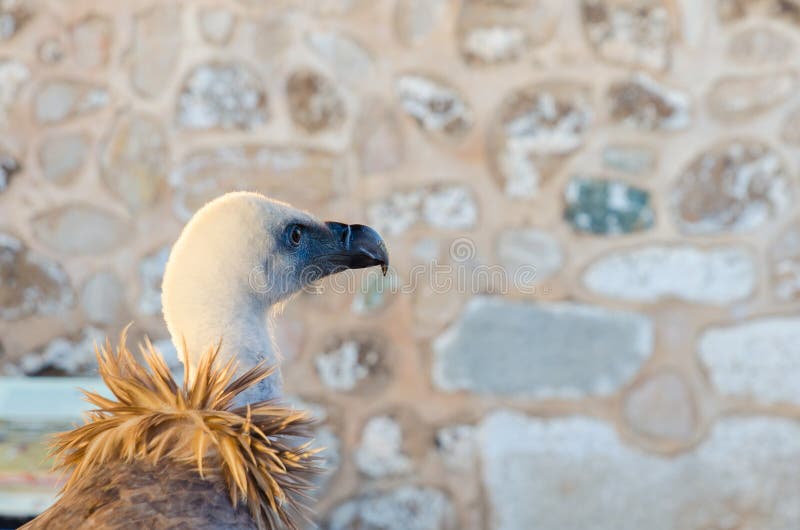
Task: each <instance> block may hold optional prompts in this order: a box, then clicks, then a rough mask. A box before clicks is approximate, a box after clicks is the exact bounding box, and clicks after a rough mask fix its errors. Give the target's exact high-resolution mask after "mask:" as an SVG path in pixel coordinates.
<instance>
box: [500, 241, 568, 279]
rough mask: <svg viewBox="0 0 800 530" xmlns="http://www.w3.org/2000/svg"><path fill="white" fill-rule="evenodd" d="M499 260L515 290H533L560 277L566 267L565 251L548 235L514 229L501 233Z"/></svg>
mask: <svg viewBox="0 0 800 530" xmlns="http://www.w3.org/2000/svg"><path fill="white" fill-rule="evenodd" d="M497 259H498V260H499V261H500V264H501V265H502V266H503V268H505V270H506V274H507V275H508V277H509V278H511V279H513V282H514V285H515V286H518V287H531V286H533V285H535V284H536V283H538V282H541V281H544V280H546V279H547V278H550V277H551V276H553V275H554V274H556V273H558V271H559V270H560V269H561V266H562V265H563V264H564V251H563V250H562V248H561V245H560V244H559V242H558V239H556V238H555V237H554V236H553V235H552V234H549V233H548V232H545V231H543V230H538V229H536V228H512V229H508V230H502V231H501V232H500V234H499V236H498V238H497ZM525 272H529V273H530V274H525Z"/></svg>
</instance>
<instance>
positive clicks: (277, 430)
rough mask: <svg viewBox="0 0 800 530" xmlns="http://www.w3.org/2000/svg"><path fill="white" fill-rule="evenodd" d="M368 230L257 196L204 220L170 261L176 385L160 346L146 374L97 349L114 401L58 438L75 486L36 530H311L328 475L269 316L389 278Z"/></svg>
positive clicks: (59, 457) (193, 225)
mask: <svg viewBox="0 0 800 530" xmlns="http://www.w3.org/2000/svg"><path fill="white" fill-rule="evenodd" d="M388 262H389V258H388V254H387V250H386V245H385V244H384V242H383V240H382V239H381V238H380V236H379V235H378V234H377V232H375V231H374V230H373V229H371V228H369V227H367V226H362V225H347V224H342V223H335V222H322V221H319V220H317V219H316V218H314V217H313V216H311V215H309V214H308V213H305V212H302V211H299V210H296V209H294V208H292V207H291V206H289V205H288V204H284V203H281V202H277V201H274V200H271V199H268V198H267V197H264V196H263V195H259V194H257V193H242V192H237V193H230V194H227V195H224V196H222V197H220V198H218V199H216V200H214V201H212V202H210V203H208V204H207V205H205V206H204V207H203V208H201V209H200V210H199V211H198V212H197V213H196V214H195V216H194V217H193V218H192V219H191V221H189V223H188V224H187V225H186V227H185V229H184V230H183V233H182V234H181V236H180V238H179V239H178V241H177V242H176V243H175V246H174V247H173V249H172V253H171V255H170V258H169V261H168V263H167V268H166V271H165V275H164V282H163V294H162V296H163V307H164V317H165V319H166V322H167V326H168V327H169V331H170V334H171V335H172V340H173V342H174V343H175V346H176V348H177V349H178V352H179V354H180V357H181V359H182V360H183V362H184V367H185V372H184V373H185V377H184V380H183V383H182V384H178V383H177V382H176V381H175V380H174V378H173V375H172V373H171V372H170V370H169V369H168V368H167V365H166V364H165V362H164V360H163V358H162V357H161V356H160V354H159V353H158V352H157V351H155V349H154V348H153V347H152V345H150V344H149V343H148V344H147V345H145V346H144V347H143V348H142V355H143V358H144V362H141V361H139V360H137V358H136V357H135V356H134V355H133V354H132V353H131V352H130V351H129V350H128V349H127V346H126V340H125V336H124V334H123V336H122V338H121V339H120V344H119V347H118V348H117V349H116V351H114V349H113V348H112V347H111V344H110V343H107V344H106V346H105V347H103V348H100V349H98V352H97V356H98V363H99V373H100V375H101V377H102V378H103V380H104V381H105V383H106V385H107V386H108V389H109V390H110V391H111V393H112V394H113V397H106V396H103V395H100V394H95V393H92V392H86V397H87V399H88V401H89V402H90V403H91V404H92V405H93V406H94V407H95V408H94V410H92V411H90V412H89V413H88V418H87V422H86V423H85V424H84V425H81V426H78V427H76V428H74V429H73V430H71V431H68V432H65V433H61V434H59V435H57V436H56V437H55V438H54V442H53V455H54V457H55V459H56V462H57V466H58V467H59V468H61V469H63V470H65V471H68V472H70V479H69V481H68V482H67V484H66V486H65V487H64V489H63V490H62V493H61V496H60V498H59V499H58V501H57V502H56V503H55V504H54V505H53V506H51V507H50V508H49V509H48V510H47V511H45V512H44V513H43V514H41V515H40V516H39V517H37V518H36V519H34V520H33V521H32V522H30V523H29V524H28V525H26V526H25V528H26V529H28V530H38V529H46V528H90V527H91V528H109V529H110V528H178V527H180V528H197V529H207V530H211V529H214V530H219V529H223V528H224V529H227V528H247V529H258V530H267V529H270V530H271V529H276V528H290V529H296V528H299V527H300V524H301V522H300V519H301V516H302V515H303V513H304V509H305V505H306V502H305V501H306V499H307V498H308V494H307V491H308V490H309V489H312V480H311V477H312V476H313V475H314V474H315V473H317V472H318V471H319V466H318V459H317V457H316V456H315V454H316V452H317V450H316V449H313V448H312V447H311V446H310V445H309V444H308V443H305V441H306V440H307V439H308V438H309V437H310V426H311V422H310V419H309V418H308V416H307V415H306V414H304V413H302V412H298V411H296V410H294V409H292V408H289V407H284V406H282V405H281V404H280V403H279V400H276V399H274V398H278V397H280V379H279V377H280V376H279V374H278V371H277V366H278V355H277V351H276V349H275V347H274V346H273V341H272V337H271V334H270V327H269V315H270V314H271V312H273V311H274V310H275V308H277V307H279V306H280V305H281V304H282V303H283V302H285V301H286V300H287V299H288V298H289V297H291V296H292V295H293V294H295V293H297V292H298V291H300V290H301V289H303V288H304V287H305V286H307V285H309V284H310V283H312V282H314V281H316V280H318V279H320V278H323V277H325V276H328V275H330V274H334V273H336V272H339V271H343V270H346V269H359V268H363V267H370V266H373V265H380V266H381V267H382V269H383V272H384V274H385V273H386V268H387V267H388Z"/></svg>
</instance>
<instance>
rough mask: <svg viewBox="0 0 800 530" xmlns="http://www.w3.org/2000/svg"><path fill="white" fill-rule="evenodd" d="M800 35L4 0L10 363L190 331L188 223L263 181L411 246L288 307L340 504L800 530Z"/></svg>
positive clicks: (484, 518) (563, 16)
mask: <svg viewBox="0 0 800 530" xmlns="http://www.w3.org/2000/svg"><path fill="white" fill-rule="evenodd" d="M799 45H800V2H797V1H796V0H703V1H697V0H619V1H615V0H568V1H557V0H550V1H536V0H461V1H458V0H381V1H371V0H310V1H307V2H303V1H301V0H197V1H192V2H189V1H184V2H173V1H170V0H159V1H153V0H148V1H144V0H127V1H121V0H117V1H114V2H92V1H89V0H72V1H70V2H64V1H61V0H38V1H36V0H34V1H31V2H23V1H15V0H0V120H2V122H3V134H2V142H1V143H0V166H1V167H2V171H0V341H2V344H0V366H1V367H2V368H1V369H2V371H3V372H4V373H5V374H6V375H14V374H28V375H53V374H55V375H86V374H89V375H90V374H92V371H93V365H92V352H91V344H92V342H93V341H94V340H97V339H98V338H102V337H104V336H106V335H111V336H112V337H113V336H115V335H116V334H117V333H118V332H119V330H120V329H121V327H122V326H123V325H124V324H125V323H127V322H128V321H131V320H133V321H135V325H134V328H133V339H134V340H136V339H138V338H140V337H141V336H143V335H145V334H147V335H149V336H151V337H153V338H154V339H156V340H161V339H165V338H167V335H166V331H165V329H164V325H163V323H162V322H161V317H160V301H159V292H158V289H159V283H160V275H161V272H162V270H163V266H164V262H165V259H166V256H167V253H168V251H169V246H170V244H171V242H172V241H173V240H174V238H175V237H176V235H177V233H178V231H179V229H180V227H181V225H182V224H183V223H184V222H185V221H186V220H187V219H188V218H189V217H190V215H191V214H192V212H193V211H194V210H195V209H196V208H197V207H198V206H199V205H201V204H203V202H204V201H206V200H207V199H209V198H211V197H213V196H216V195H218V194H220V193H223V192H225V191H229V190H233V189H254V190H260V191H262V192H265V193H268V194H270V195H273V196H275V197H278V198H280V199H284V200H287V201H290V202H292V203H293V204H295V205H297V206H301V207H304V208H308V209H310V210H312V211H314V212H315V213H317V214H318V215H319V216H320V217H322V218H330V219H339V220H348V221H351V222H359V221H362V222H363V221H365V222H369V223H372V224H373V225H374V226H376V227H377V228H378V229H379V230H381V231H382V233H383V234H384V235H385V236H386V238H387V240H388V242H389V245H390V248H391V253H392V261H393V264H394V266H395V268H394V270H393V271H392V274H391V275H390V276H389V277H388V279H387V280H383V279H381V278H380V277H378V276H376V275H374V274H373V275H370V274H369V273H361V274H355V275H352V274H351V275H349V276H347V278H350V279H352V280H353V281H354V283H353V284H352V285H350V286H349V287H350V288H349V289H337V288H336V287H337V286H338V287H341V284H336V285H334V284H331V283H327V284H325V285H323V288H324V289H323V290H324V293H322V294H317V295H312V294H307V295H303V296H301V297H300V298H299V299H298V300H296V301H295V302H294V303H293V304H292V305H291V306H290V307H289V308H288V310H287V312H286V313H285V314H284V315H283V316H282V317H281V319H280V320H279V322H278V328H279V342H280V343H281V346H282V348H283V352H284V355H285V357H286V369H285V377H286V380H287V385H288V388H289V389H290V391H291V392H292V394H293V395H296V396H298V398H297V399H298V401H299V402H300V403H302V406H307V407H311V408H312V409H313V410H314V411H315V412H316V414H317V415H318V416H320V417H321V418H322V419H323V421H324V425H323V427H321V429H320V432H319V436H320V440H321V443H322V444H323V445H326V446H327V447H328V450H327V453H326V454H327V455H328V461H329V466H330V467H331V469H332V470H333V471H332V474H331V476H329V477H328V478H327V479H326V480H325V483H324V485H323V489H322V491H321V500H320V503H319V505H318V507H317V510H316V512H317V513H318V515H319V520H320V521H322V522H323V526H324V527H325V528H330V529H345V528H353V529H355V528H382V529H392V530H394V529H397V530H400V529H403V530H411V529H419V530H423V529H455V528H462V529H482V528H487V529H489V528H491V529H497V530H500V529H502V530H524V529H533V528H539V529H584V528H608V529H615V530H620V529H641V528H648V529H654V530H660V529H664V530H669V529H681V530H684V529H698V530H700V529H712V528H720V529H721V528H737V529H750V530H756V529H759V530H760V529H776V530H780V529H783V530H785V529H787V528H800V501H798V498H797V496H798V492H800V472H798V469H800V468H798V461H800V424H798V423H797V420H798V418H800V315H798V313H797V309H798V307H800V305H799V304H798V301H799V300H800V221H799V220H798V219H797V217H796V212H795V211H794V210H795V206H794V204H795V197H796V195H797V192H798V190H797V188H798V184H797V181H796V162H797V160H796V159H797V155H798V152H800V151H798V150H799V149H800V107H798V104H799V103H800V102H798V101H796V100H797V97H796V93H797V90H798V81H799V80H798V74H797V68H798V66H800V62H799V60H798V58H797V57H798V53H797V52H798V46H799ZM498 266H499V267H498ZM443 278H444V284H443V283H441V282H440V280H442V279H443ZM447 279H449V280H450V281H449V283H448V282H447ZM434 280H435V281H434ZM462 280H463V281H462ZM339 291H343V292H339ZM158 344H160V345H161V346H162V347H164V348H165V349H167V350H168V341H163V340H161V342H159V343H158Z"/></svg>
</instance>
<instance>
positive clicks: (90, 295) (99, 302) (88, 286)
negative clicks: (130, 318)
mask: <svg viewBox="0 0 800 530" xmlns="http://www.w3.org/2000/svg"><path fill="white" fill-rule="evenodd" d="M81 306H82V307H83V312H84V314H85V315H86V318H87V319H88V320H89V322H92V323H94V324H102V325H110V324H117V323H121V322H122V321H123V319H124V316H125V313H126V309H125V287H124V286H123V285H122V282H121V281H120V279H119V278H117V276H116V275H115V274H114V273H111V272H98V273H96V274H93V275H92V276H90V277H89V279H88V280H86V283H85V284H84V285H83V289H82V290H81Z"/></svg>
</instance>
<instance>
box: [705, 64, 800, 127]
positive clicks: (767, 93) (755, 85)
mask: <svg viewBox="0 0 800 530" xmlns="http://www.w3.org/2000/svg"><path fill="white" fill-rule="evenodd" d="M797 86H798V78H797V75H796V74H795V73H793V72H780V73H771V74H757V75H732V76H727V77H723V78H720V79H718V80H717V81H716V82H715V83H714V85H713V86H712V87H711V90H710V92H709V94H708V107H709V110H710V111H711V114H712V115H713V116H714V117H715V118H717V119H718V120H722V121H742V120H745V119H747V118H751V117H754V116H758V115H760V114H763V113H765V112H768V111H770V110H772V109H773V108H775V107H777V106H778V105H780V104H782V103H783V102H785V101H787V100H788V99H789V98H791V97H792V96H793V95H794V94H795V93H796V92H797Z"/></svg>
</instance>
